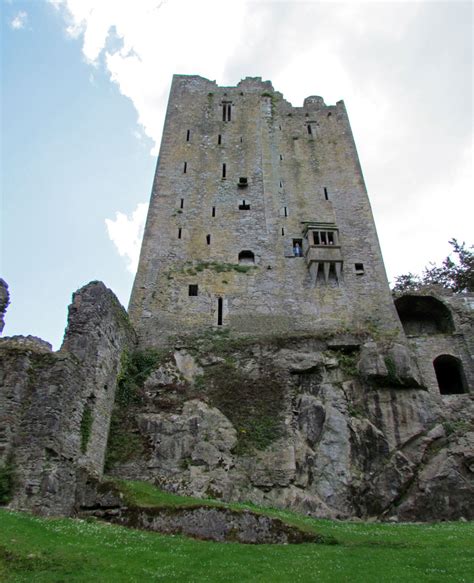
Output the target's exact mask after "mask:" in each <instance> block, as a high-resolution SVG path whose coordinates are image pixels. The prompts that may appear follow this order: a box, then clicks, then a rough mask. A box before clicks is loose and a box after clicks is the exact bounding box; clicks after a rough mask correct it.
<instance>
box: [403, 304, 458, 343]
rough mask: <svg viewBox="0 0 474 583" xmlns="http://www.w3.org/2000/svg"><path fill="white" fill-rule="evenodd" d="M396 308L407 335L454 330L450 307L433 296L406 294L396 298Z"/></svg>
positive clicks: (448, 332) (450, 331)
mask: <svg viewBox="0 0 474 583" xmlns="http://www.w3.org/2000/svg"><path fill="white" fill-rule="evenodd" d="M395 308H396V309H397V312H398V316H399V318H400V321H401V323H402V326H403V329H404V331H405V334H406V335H407V336H424V335H430V334H451V333H452V332H454V323H453V318H452V316H451V312H450V310H449V308H447V307H446V306H445V305H444V304H443V302H441V301H440V300H438V299H436V298H433V297H432V296H415V295H405V296H402V297H401V298H397V299H396V300H395Z"/></svg>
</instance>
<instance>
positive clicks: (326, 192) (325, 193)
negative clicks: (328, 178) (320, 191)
mask: <svg viewBox="0 0 474 583" xmlns="http://www.w3.org/2000/svg"><path fill="white" fill-rule="evenodd" d="M324 198H325V199H326V200H329V195H328V189H327V188H326V187H324Z"/></svg>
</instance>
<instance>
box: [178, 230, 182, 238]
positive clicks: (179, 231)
mask: <svg viewBox="0 0 474 583" xmlns="http://www.w3.org/2000/svg"><path fill="white" fill-rule="evenodd" d="M181 232H182V229H178V239H181Z"/></svg>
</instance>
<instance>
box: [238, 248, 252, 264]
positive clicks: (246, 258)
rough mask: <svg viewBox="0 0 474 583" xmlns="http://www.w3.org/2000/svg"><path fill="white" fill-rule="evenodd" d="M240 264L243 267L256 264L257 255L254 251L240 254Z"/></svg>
mask: <svg viewBox="0 0 474 583" xmlns="http://www.w3.org/2000/svg"><path fill="white" fill-rule="evenodd" d="M239 263H240V264H241V265H253V264H254V263H255V255H254V254H253V253H252V251H241V252H240V253H239Z"/></svg>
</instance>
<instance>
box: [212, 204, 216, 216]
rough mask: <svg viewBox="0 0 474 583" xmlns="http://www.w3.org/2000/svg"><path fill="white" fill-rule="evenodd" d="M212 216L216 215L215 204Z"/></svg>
mask: <svg viewBox="0 0 474 583" xmlns="http://www.w3.org/2000/svg"><path fill="white" fill-rule="evenodd" d="M212 216H213V217H215V216H216V207H215V206H213V207H212Z"/></svg>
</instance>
